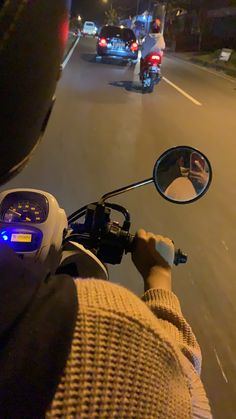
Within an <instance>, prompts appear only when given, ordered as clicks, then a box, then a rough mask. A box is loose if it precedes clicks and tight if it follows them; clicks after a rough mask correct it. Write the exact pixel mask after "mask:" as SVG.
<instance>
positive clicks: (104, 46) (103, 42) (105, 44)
mask: <svg viewBox="0 0 236 419" xmlns="http://www.w3.org/2000/svg"><path fill="white" fill-rule="evenodd" d="M98 44H99V46H100V47H102V48H106V47H107V41H106V39H105V38H101V39H100V40H99V43H98Z"/></svg>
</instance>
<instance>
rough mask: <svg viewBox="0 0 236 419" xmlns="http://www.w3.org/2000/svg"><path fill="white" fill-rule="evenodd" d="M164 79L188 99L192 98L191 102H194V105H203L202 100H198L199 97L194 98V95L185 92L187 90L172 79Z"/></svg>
mask: <svg viewBox="0 0 236 419" xmlns="http://www.w3.org/2000/svg"><path fill="white" fill-rule="evenodd" d="M162 80H164V81H165V82H166V83H168V84H169V85H170V86H172V87H173V88H174V89H176V90H177V92H179V93H181V95H183V96H185V97H186V98H187V99H189V100H191V102H193V103H194V105H197V106H202V103H201V102H198V100H197V99H194V97H193V96H191V95H189V94H188V93H187V92H185V90H183V89H181V88H180V87H179V86H177V85H176V84H174V83H172V81H170V80H169V79H167V78H166V77H163V78H162Z"/></svg>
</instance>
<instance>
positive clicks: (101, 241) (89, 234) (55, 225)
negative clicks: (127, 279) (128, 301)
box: [0, 146, 212, 280]
mask: <svg viewBox="0 0 236 419" xmlns="http://www.w3.org/2000/svg"><path fill="white" fill-rule="evenodd" d="M193 168H194V170H193ZM211 180H212V169H211V165H210V162H209V160H208V159H207V157H206V156H204V155H203V154H202V153H200V152H199V151H198V150H195V149H193V148H191V147H185V146H183V147H176V148H172V149H170V150H168V151H166V152H165V153H164V154H162V155H161V157H160V158H159V159H158V160H157V162H156V164H155V167H154V170H153V175H152V177H150V178H148V179H145V180H143V181H140V182H136V183H133V184H131V185H128V186H125V187H122V188H120V189H117V190H114V191H112V192H110V193H107V194H106V195H104V196H102V198H101V199H100V200H99V201H98V202H94V203H92V204H89V205H85V206H84V207H82V208H80V209H79V210H78V211H76V212H74V213H73V214H72V215H70V216H69V217H68V220H67V219H66V215H65V211H64V210H63V209H61V208H60V207H59V205H58V203H57V201H56V199H55V198H54V197H53V196H52V195H50V194H49V193H47V192H43V191H37V190H32V189H24V190H21V189H13V190H9V191H5V192H2V193H0V243H1V242H2V243H5V244H7V245H8V246H10V247H11V248H12V249H13V250H14V251H15V252H16V253H17V254H18V255H19V257H21V258H22V259H24V260H25V261H26V263H29V264H36V263H40V264H41V265H43V266H46V268H47V270H48V271H50V272H51V273H55V272H56V273H66V274H68V275H70V276H72V277H75V278H76V277H79V278H89V277H93V278H98V279H104V280H108V279H109V274H108V270H107V266H106V264H113V265H115V264H120V263H121V261H122V258H123V255H124V254H127V253H129V252H132V251H133V250H134V248H135V236H134V235H132V234H131V233H130V227H131V218H130V214H129V212H128V211H127V209H126V208H124V207H122V206H121V205H119V204H116V203H110V202H107V201H108V200H109V199H110V198H112V197H114V196H117V195H120V194H122V193H124V192H128V191H131V190H133V189H136V188H139V187H141V186H145V185H148V184H150V183H154V184H155V186H156V189H157V191H158V192H159V193H160V195H161V196H162V197H163V198H165V199H167V200H168V201H170V202H173V203H177V204H186V203H191V202H194V201H196V200H197V199H199V198H201V197H202V196H203V195H204V194H205V193H206V192H207V190H208V188H209V186H210V183H211ZM113 213H119V214H122V216H123V217H124V222H123V224H122V225H120V223H119V222H117V221H113V220H112V214H113ZM52 249H53V252H52ZM186 262H187V255H185V254H184V253H183V252H182V251H181V250H180V249H179V250H177V251H176V253H175V265H179V264H181V263H186Z"/></svg>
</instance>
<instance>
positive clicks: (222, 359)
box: [2, 39, 236, 419]
mask: <svg viewBox="0 0 236 419" xmlns="http://www.w3.org/2000/svg"><path fill="white" fill-rule="evenodd" d="M95 47H96V40H94V39H81V40H80V41H79V43H78V44H77V46H76V49H75V51H74V53H73V55H72V57H71V59H70V60H69V62H68V64H67V66H66V67H65V69H64V72H63V76H62V79H61V81H60V84H59V87H58V90H57V102H56V105H55V108H54V111H53V115H52V118H51V120H50V123H49V127H48V130H47V133H46V136H45V137H44V139H43V141H42V143H41V144H40V146H39V148H38V150H37V152H36V154H35V156H34V158H33V159H32V161H30V163H29V165H28V167H27V168H26V169H25V170H24V171H23V172H22V173H21V174H20V175H19V176H17V177H16V178H15V179H13V180H12V181H11V182H9V183H8V184H5V185H4V187H2V190H3V189H10V188H15V187H21V188H25V187H29V188H37V189H41V190H46V191H48V192H50V193H52V194H53V195H55V196H56V197H57V199H58V201H59V203H60V205H61V206H62V207H64V208H65V210H66V212H67V214H68V215H69V214H70V213H71V212H73V211H75V210H76V209H78V208H79V207H81V206H82V205H85V204H87V203H90V202H93V201H95V200H97V199H98V198H99V197H100V196H101V195H103V194H104V193H106V192H109V191H110V190H112V189H116V188H119V187H121V186H123V185H126V184H129V183H132V182H135V181H138V180H142V179H146V178H148V177H150V176H151V175H152V170H153V166H154V164H155V161H156V160H157V158H158V157H159V156H160V154H162V153H163V152H164V151H165V150H166V149H168V148H170V147H173V146H177V145H190V146H193V147H196V148H197V149H199V150H201V151H202V152H203V153H204V154H206V155H207V156H208V158H209V159H210V161H211V163H212V167H213V182H212V185H211V188H210V190H209V191H208V193H207V194H206V195H205V196H204V197H203V198H202V199H201V200H199V201H198V202H196V203H194V204H190V205H174V204H171V203H169V202H167V201H166V200H163V199H162V198H161V197H160V196H159V195H158V193H157V192H156V190H155V187H154V185H149V186H147V187H144V188H140V189H138V190H136V191H131V192H129V193H127V194H125V195H120V196H119V197H118V198H116V199H115V202H119V203H120V204H122V205H124V206H125V207H126V208H127V209H128V210H129V211H130V213H131V216H132V231H133V232H135V231H136V230H137V229H138V228H140V227H143V228H145V229H146V230H147V231H153V232H156V233H160V234H163V235H165V236H168V237H171V238H172V239H173V240H174V242H175V244H176V246H178V247H181V248H182V249H183V250H184V251H186V253H188V255H189V262H188V264H187V265H186V266H180V267H178V268H175V269H174V272H173V277H174V289H175V292H176V294H177V295H178V296H179V298H180V300H181V302H182V308H183V311H184V314H185V316H186V317H187V319H188V320H189V322H190V324H191V326H192V327H193V329H194V331H195V333H196V335H197V337H198V339H199V342H200V345H201V348H202V351H203V381H204V384H205V386H206V390H207V394H208V396H209V399H210V403H211V406H212V410H213V416H214V418H216V419H222V418H224V419H234V418H235V417H236V402H235V400H236V359H235V353H236V328H235V318H236V305H235V301H236V263H235V260H236V258H235V255H236V216H235V215H236V189H235V180H236V161H235V132H236V117H235V116H236V115H235V102H236V81H235V80H234V79H233V78H230V77H227V76H225V75H224V74H222V73H217V72H215V71H214V70H208V69H205V68H202V67H198V66H197V65H194V64H192V63H189V62H186V61H184V60H182V59H180V58H178V57H176V56H174V55H171V53H166V54H165V58H164V64H163V68H162V72H163V76H164V79H163V80H162V82H161V83H160V84H159V85H158V86H156V87H155V91H154V93H153V94H146V95H143V94H142V91H141V86H140V82H139V75H138V74H139V64H137V65H136V66H135V67H132V66H130V65H121V64H120V63H118V62H106V63H96V62H95ZM110 280H111V281H114V282H117V283H120V284H122V285H124V286H126V287H128V288H129V289H130V290H132V291H134V292H135V293H136V294H137V295H141V294H142V292H143V283H142V280H141V277H139V275H138V273H137V272H136V270H135V268H134V266H133V265H132V263H131V260H130V256H127V257H125V258H124V260H123V262H122V264H121V265H120V266H116V267H112V268H110ZM157 384H158V383H157Z"/></svg>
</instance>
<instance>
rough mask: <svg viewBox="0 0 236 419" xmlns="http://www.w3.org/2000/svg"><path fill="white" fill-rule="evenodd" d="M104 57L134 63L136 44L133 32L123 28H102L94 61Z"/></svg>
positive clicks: (107, 26) (135, 59) (110, 26)
mask: <svg viewBox="0 0 236 419" xmlns="http://www.w3.org/2000/svg"><path fill="white" fill-rule="evenodd" d="M105 57H110V58H116V59H120V60H122V61H131V62H132V63H136V62H137V59H138V43H137V41H136V37H135V34H134V32H133V31H132V30H131V29H129V28H125V27H124V26H112V25H106V26H103V28H102V29H101V32H100V34H99V37H98V42H97V56H96V61H97V62H99V61H102V60H103V58H105Z"/></svg>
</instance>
